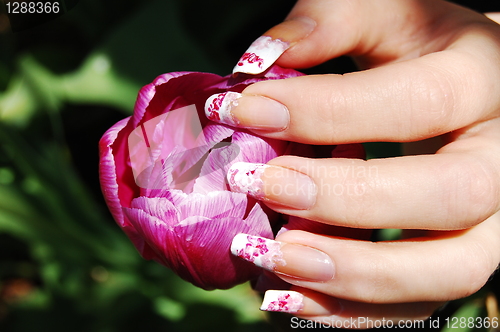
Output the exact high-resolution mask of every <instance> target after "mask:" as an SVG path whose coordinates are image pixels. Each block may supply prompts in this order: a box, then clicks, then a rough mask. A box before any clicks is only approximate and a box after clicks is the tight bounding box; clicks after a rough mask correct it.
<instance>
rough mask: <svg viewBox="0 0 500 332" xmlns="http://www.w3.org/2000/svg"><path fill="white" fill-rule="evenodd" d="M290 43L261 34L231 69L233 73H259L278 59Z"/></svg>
mask: <svg viewBox="0 0 500 332" xmlns="http://www.w3.org/2000/svg"><path fill="white" fill-rule="evenodd" d="M289 47H290V44H289V43H287V42H284V41H282V40H280V39H272V38H271V37H269V36H261V37H259V38H257V40H255V41H254V42H253V43H252V44H251V45H250V47H249V48H248V49H247V50H246V52H245V53H244V54H243V55H242V56H241V58H240V60H239V61H238V63H237V64H236V66H235V67H234V69H233V74H236V73H245V74H253V75H255V74H260V73H263V72H265V71H266V70H267V69H268V68H269V67H271V65H272V64H273V63H274V62H275V61H276V60H278V58H279V57H280V56H281V54H283V53H284V52H285V51H286V50H287V49H288V48H289Z"/></svg>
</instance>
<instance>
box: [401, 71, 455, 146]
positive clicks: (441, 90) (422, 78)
mask: <svg viewBox="0 0 500 332" xmlns="http://www.w3.org/2000/svg"><path fill="white" fill-rule="evenodd" d="M415 75H416V77H418V79H415V78H413V79H412V78H410V83H409V85H410V89H409V96H408V98H407V100H409V104H408V105H409V107H410V112H411V113H410V114H411V118H412V121H410V123H409V126H410V128H408V133H409V134H410V135H411V136H412V137H421V138H427V137H430V136H436V135H439V134H443V133H445V132H447V131H449V130H450V127H452V126H453V121H454V113H453V109H454V105H455V104H456V98H455V96H456V93H455V91H454V88H453V86H454V85H453V83H452V82H451V79H450V78H449V76H448V75H442V72H441V71H437V70H436V68H429V69H427V70H420V71H419V72H418V73H415ZM422 130H425V131H424V132H422Z"/></svg>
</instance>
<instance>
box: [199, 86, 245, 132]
mask: <svg viewBox="0 0 500 332" xmlns="http://www.w3.org/2000/svg"><path fill="white" fill-rule="evenodd" d="M240 97H241V93H238V92H233V91H227V92H222V93H217V94H214V95H211V96H210V97H208V99H207V101H206V102H205V115H206V116H207V118H208V119H209V120H212V121H215V122H221V123H225V124H228V125H230V126H236V125H238V122H239V121H238V120H237V119H236V118H235V117H234V116H233V114H232V113H231V109H233V108H234V107H235V106H236V105H238V98H240Z"/></svg>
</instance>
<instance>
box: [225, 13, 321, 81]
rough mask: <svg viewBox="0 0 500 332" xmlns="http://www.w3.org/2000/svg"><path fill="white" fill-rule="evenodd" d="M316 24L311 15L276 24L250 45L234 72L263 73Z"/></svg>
mask: <svg viewBox="0 0 500 332" xmlns="http://www.w3.org/2000/svg"><path fill="white" fill-rule="evenodd" d="M316 25H317V24H316V22H315V21H314V20H313V19H311V18H310V17H305V16H298V17H293V18H290V19H287V20H286V21H284V22H282V23H280V24H278V25H276V26H274V27H273V28H271V29H270V30H269V31H267V32H266V33H265V34H264V36H261V37H259V38H257V40H255V41H254V42H253V43H252V44H251V45H250V47H249V48H248V49H247V51H246V52H245V53H244V54H243V56H242V57H241V58H240V60H239V61H238V63H237V65H236V66H235V67H234V69H233V74H236V73H245V74H260V73H263V72H264V71H266V70H267V69H269V67H271V66H272V65H273V64H274V62H275V61H276V60H278V58H279V57H280V56H281V55H282V54H283V53H284V52H285V51H286V50H287V49H289V48H290V47H292V46H294V45H295V44H297V43H298V42H299V41H301V40H302V39H304V38H306V37H307V36H309V35H310V34H311V33H312V32H313V31H314V29H315V27H316Z"/></svg>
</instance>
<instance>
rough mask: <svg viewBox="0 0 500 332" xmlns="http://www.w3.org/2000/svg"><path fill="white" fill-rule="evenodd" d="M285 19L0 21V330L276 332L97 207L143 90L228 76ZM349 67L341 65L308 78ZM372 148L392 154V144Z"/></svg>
mask: <svg viewBox="0 0 500 332" xmlns="http://www.w3.org/2000/svg"><path fill="white" fill-rule="evenodd" d="M60 2H61V3H62V4H64V1H63V0H61V1H60ZM74 2H75V1H71V3H72V4H74ZM262 8H266V11H265V12H264V11H262ZM290 8H291V3H290V2H289V1H286V0H275V1H272V2H269V1H267V0H254V1H252V2H248V1H241V0H235V1H226V0H214V1H201V0H143V1H132V0H106V1H102V0H85V1H83V0H82V1H80V2H79V3H77V4H76V5H75V6H74V8H73V9H72V10H70V11H69V12H68V13H66V14H64V15H62V16H60V17H58V18H56V19H54V20H52V21H49V22H47V23H45V24H42V25H39V26H36V27H34V28H30V29H25V30H21V31H18V32H15V33H13V32H11V31H9V29H8V20H7V17H6V15H5V13H0V331H22V332H24V331H51V332H57V331H65V332H66V331H72V332H79V331H82V332H88V331H92V332H113V331H123V332H127V331H201V330H203V331H211V330H216V331H255V330H260V331H262V332H265V331H271V330H274V329H273V328H272V327H271V325H270V324H269V323H267V322H266V318H265V315H264V314H263V313H261V312H260V311H259V310H258V309H257V308H258V306H259V298H258V296H257V295H255V294H254V293H253V292H252V291H251V290H250V287H249V286H248V285H242V286H239V287H236V288H234V289H232V290H228V291H212V292H207V291H203V290H200V289H198V288H195V287H193V286H192V285H190V284H188V283H186V282H184V281H182V280H180V279H179V278H178V277H177V276H175V275H173V274H172V273H171V272H170V271H169V270H168V269H166V268H164V267H162V266H160V265H158V264H156V263H154V262H147V261H144V260H143V259H142V258H141V257H140V256H139V254H138V253H137V252H136V250H135V249H134V248H133V246H132V244H131V243H130V241H129V240H128V239H127V238H126V237H125V235H124V234H123V233H122V232H121V230H120V229H119V228H118V227H117V226H116V225H115V224H114V221H113V220H112V218H111V215H110V214H109V212H108V211H107V208H106V207H105V205H104V202H103V199H102V197H101V194H100V189H99V184H98V178H97V164H98V155H97V142H98V140H99V138H100V136H101V135H102V134H103V133H104V131H105V130H106V129H107V128H109V127H110V126H111V125H113V124H114V123H115V122H116V121H118V120H119V119H121V118H123V117H125V116H127V115H129V114H130V113H131V111H132V109H133V104H134V101H135V98H136V95H137V92H138V90H139V89H140V87H141V86H143V85H145V84H147V83H149V82H151V81H152V80H153V79H154V78H155V77H156V76H157V75H159V74H161V73H165V72H170V71H183V70H186V71H206V72H214V73H217V74H220V75H226V74H228V73H229V71H230V70H231V69H232V66H233V64H234V62H235V60H236V59H238V57H239V56H240V55H241V54H242V53H243V51H244V50H245V49H246V47H247V46H248V45H249V44H250V43H251V42H252V41H253V39H255V38H256V37H257V36H258V35H260V34H261V33H263V32H264V31H265V30H266V29H267V28H269V27H270V26H272V25H274V24H276V23H278V22H279V21H281V20H282V19H283V18H284V16H285V15H286V13H287V11H288V10H289V9H290ZM353 69H354V68H353V66H352V63H351V62H350V61H349V60H347V59H346V58H341V59H338V60H336V61H332V62H331V63H328V64H325V65H322V66H320V67H317V68H314V69H311V70H310V71H308V72H310V73H314V72H337V73H342V72H346V71H350V70H353ZM368 149H369V155H370V156H371V157H391V156H395V155H398V154H399V146H398V145H397V144H391V145H384V144H379V143H377V144H375V143H373V144H371V145H369V146H368ZM386 233H387V234H386ZM380 234H382V238H384V237H385V238H391V237H394V236H397V235H398V234H399V233H398V231H397V230H392V231H390V232H385V233H383V232H381V233H380ZM384 234H385V235H384ZM488 294H490V295H488ZM491 294H498V289H495V287H493V286H491V285H489V286H487V288H485V290H484V291H483V292H480V293H479V294H476V295H475V297H474V302H473V303H474V305H475V307H474V310H475V311H474V310H473V311H471V310H469V311H467V310H465V311H464V312H465V314H468V313H469V312H472V313H471V314H473V315H484V314H485V313H486V309H485V305H484V303H486V302H485V301H486V300H485V299H486V298H487V296H490V297H489V298H490V299H491ZM470 301H472V300H469V299H466V300H462V301H457V302H454V303H452V304H450V305H448V306H447V307H446V308H448V309H445V310H443V312H444V314H446V315H448V314H453V312H455V311H456V310H457V309H458V308H460V307H461V306H462V304H464V303H465V306H464V308H466V309H467V308H469V307H470V303H472V302H470ZM467 305H469V307H467Z"/></svg>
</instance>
